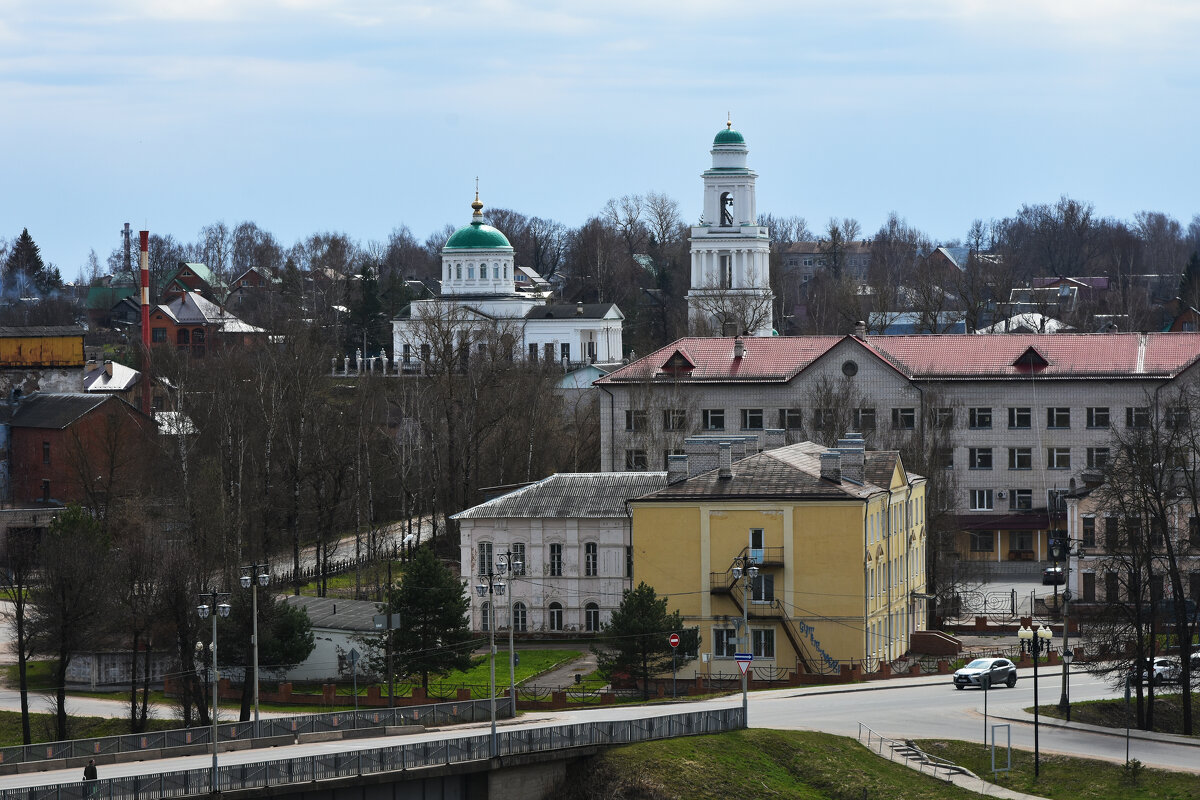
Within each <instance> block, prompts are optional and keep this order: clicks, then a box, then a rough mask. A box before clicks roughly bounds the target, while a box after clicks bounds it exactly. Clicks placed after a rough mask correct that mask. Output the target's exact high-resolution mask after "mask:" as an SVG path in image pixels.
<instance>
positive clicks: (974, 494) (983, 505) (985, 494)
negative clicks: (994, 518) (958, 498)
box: [971, 489, 992, 511]
mask: <svg viewBox="0 0 1200 800" xmlns="http://www.w3.org/2000/svg"><path fill="white" fill-rule="evenodd" d="M971 510H972V511H991V510H992V490H991V489H972V490H971Z"/></svg>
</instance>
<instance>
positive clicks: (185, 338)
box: [175, 328, 191, 345]
mask: <svg viewBox="0 0 1200 800" xmlns="http://www.w3.org/2000/svg"><path fill="white" fill-rule="evenodd" d="M190 338H191V334H190V333H189V332H188V329H187V328H180V329H179V330H177V331H175V344H177V345H186V344H190Z"/></svg>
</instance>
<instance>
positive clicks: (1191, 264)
mask: <svg viewBox="0 0 1200 800" xmlns="http://www.w3.org/2000/svg"><path fill="white" fill-rule="evenodd" d="M1179 299H1180V300H1182V301H1183V302H1184V304H1185V305H1189V306H1191V307H1192V308H1200V252H1195V251H1193V252H1192V257H1191V258H1189V259H1188V263H1187V266H1186V267H1184V268H1183V277H1182V278H1181V279H1180V281H1179ZM1182 311H1183V309H1180V312H1182Z"/></svg>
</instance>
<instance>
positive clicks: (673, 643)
mask: <svg viewBox="0 0 1200 800" xmlns="http://www.w3.org/2000/svg"><path fill="white" fill-rule="evenodd" d="M667 641H668V642H670V643H671V647H679V634H678V633H672V634H671V638H669V639H667Z"/></svg>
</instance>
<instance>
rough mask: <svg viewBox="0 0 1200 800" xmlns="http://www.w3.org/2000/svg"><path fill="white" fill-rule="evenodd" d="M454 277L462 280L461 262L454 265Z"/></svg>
mask: <svg viewBox="0 0 1200 800" xmlns="http://www.w3.org/2000/svg"><path fill="white" fill-rule="evenodd" d="M454 277H455V278H457V279H458V280H460V281H461V280H462V264H455V265H454Z"/></svg>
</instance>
